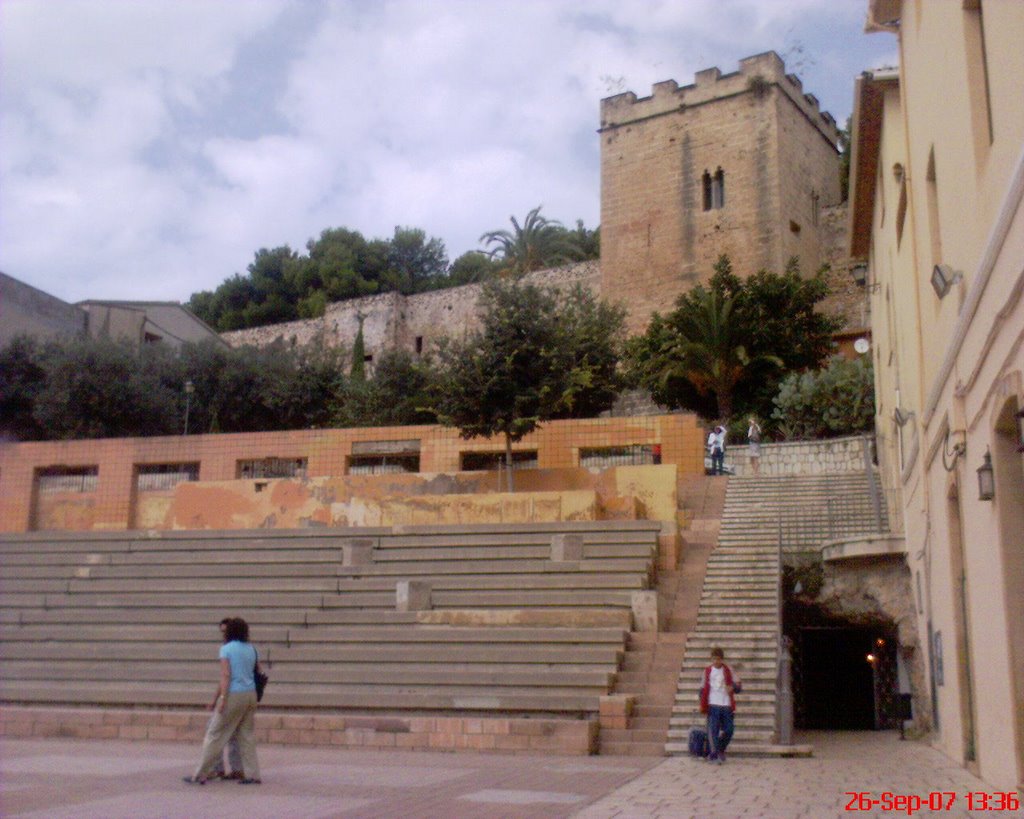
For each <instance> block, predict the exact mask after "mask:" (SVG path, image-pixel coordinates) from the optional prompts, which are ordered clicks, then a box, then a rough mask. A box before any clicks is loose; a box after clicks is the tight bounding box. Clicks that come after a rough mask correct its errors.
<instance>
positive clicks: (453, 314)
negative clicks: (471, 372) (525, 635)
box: [222, 261, 601, 355]
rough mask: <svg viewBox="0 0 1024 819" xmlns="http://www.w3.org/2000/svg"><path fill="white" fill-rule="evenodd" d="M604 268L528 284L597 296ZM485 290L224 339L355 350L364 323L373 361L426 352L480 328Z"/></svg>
mask: <svg viewBox="0 0 1024 819" xmlns="http://www.w3.org/2000/svg"><path fill="white" fill-rule="evenodd" d="M600 275H601V274H600V264H599V263H598V262H596V261H591V262H579V263H577V264H572V265H567V266H565V267H557V268H551V269H547V270H537V271H534V272H533V273H529V274H527V275H526V276H525V277H524V280H525V281H527V282H529V283H531V284H539V285H544V286H548V287H553V288H556V289H568V288H570V287H572V286H574V285H577V284H579V285H581V286H583V287H586V288H588V289H590V290H592V291H594V292H598V289H599V285H600ZM480 290H481V285H479V284H467V285H463V286H461V287H451V288H447V289H445V290H431V291H428V292H426V293H417V294H415V295H412V296H403V295H402V294H401V293H381V294H379V295H375V296H364V297H363V298H359V299H349V300H348V301H339V302H334V303H333V304H329V305H328V306H327V309H326V311H325V312H324V315H323V316H322V317H320V318H315V319H303V320H299V321H290V322H285V323H283V324H269V325H266V326H264V327H252V328H249V329H246V330H235V331H232V332H229V333H224V334H223V336H222V337H223V338H224V340H225V341H226V342H227V343H228V344H230V345H231V346H232V347H241V346H244V345H247V344H251V345H254V346H257V347H262V346H266V345H269V344H273V343H274V342H275V341H283V342H284V343H286V344H291V345H296V346H302V345H304V344H308V343H310V342H312V341H314V340H317V341H318V343H324V344H328V345H330V346H335V347H336V346H342V347H346V348H350V347H351V346H352V343H353V341H354V340H355V337H356V334H357V333H358V332H359V321H360V319H362V322H363V341H364V343H365V345H366V351H367V354H369V355H379V354H380V353H381V352H383V351H384V350H386V349H390V348H393V347H398V348H400V349H406V350H409V351H410V352H426V351H427V350H429V348H430V346H431V345H432V344H433V343H435V342H436V341H437V340H438V339H440V338H441V337H443V336H458V335H460V334H462V333H465V332H466V331H468V330H471V329H473V328H474V327H476V326H477V303H478V302H479V299H480Z"/></svg>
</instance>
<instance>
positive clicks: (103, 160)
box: [0, 0, 893, 300]
mask: <svg viewBox="0 0 1024 819" xmlns="http://www.w3.org/2000/svg"><path fill="white" fill-rule="evenodd" d="M860 5H861V4H860V3H857V2H854V3H849V4H845V3H839V4H837V3H834V2H831V0H777V1H776V0H772V1H771V2H767V1H765V0H758V1H757V2H755V0H688V1H687V2H685V3H680V2H678V0H648V1H647V2H640V0H632V2H623V0H586V2H584V0H578V1H576V2H570V0H515V1H514V0H488V2H486V3H481V2H471V0H389V1H387V2H373V3H370V2H364V0H333V1H332V2H322V3H317V4H307V3H304V2H299V1H298V0H246V2H230V1H229V0H146V2H136V0H4V2H3V3H0V267H2V269H3V270H4V272H6V273H8V274H10V275H13V276H15V277H17V278H21V279H23V280H26V281H29V282H31V283H32V284H35V285H36V286H38V287H42V288H43V289H44V290H48V291H49V292H52V293H54V294H55V295H58V296H61V297H62V298H67V299H72V300H73V299H81V298H88V297H92V298H102V297H108V298H176V299H182V300H183V299H186V298H188V296H189V294H190V293H192V292H193V291H195V290H199V289H210V288H213V287H216V286H217V284H219V283H220V282H221V281H222V280H223V279H224V278H226V277H227V276H229V275H231V274H232V273H234V272H237V271H242V270H244V268H245V266H246V265H247V264H248V262H249V261H251V259H252V255H253V253H254V251H255V250H256V249H258V248H259V247H273V246H276V245H279V244H284V243H288V244H291V245H292V247H294V248H297V249H301V248H302V247H303V246H304V244H305V241H306V240H307V239H308V238H310V237H312V236H316V235H318V234H319V233H320V231H321V230H322V229H324V228H327V227H334V226H345V227H349V228H353V229H356V230H360V231H362V232H363V233H364V234H366V235H368V236H387V235H390V234H391V231H392V230H393V228H394V226H395V225H409V226H414V227H422V228H424V229H425V230H426V231H427V232H428V234H430V235H437V236H441V237H442V238H444V240H445V242H446V244H447V246H448V251H449V255H450V256H451V257H453V258H454V257H455V256H457V255H458V254H460V253H462V252H463V251H465V250H467V249H470V248H473V247H475V246H476V244H477V238H478V237H479V235H480V234H481V233H482V232H484V231H486V230H490V229H493V228H497V227H503V226H505V225H506V224H507V221H508V217H509V215H511V214H517V215H519V216H522V215H524V214H525V212H526V211H527V210H528V209H530V208H532V207H534V206H536V205H537V204H543V205H544V213H545V215H547V216H548V217H550V218H557V219H562V220H563V221H566V222H569V223H571V222H572V221H573V220H575V219H576V218H577V217H582V218H584V220H585V221H586V222H587V224H588V225H591V226H593V225H596V223H597V220H598V218H599V190H598V185H599V180H598V166H597V160H598V142H597V137H596V134H595V133H594V132H595V130H596V128H597V127H598V106H599V100H600V98H601V97H602V96H606V95H608V94H610V93H616V92H617V91H619V90H633V91H635V92H637V93H638V94H640V95H645V94H647V93H649V90H650V85H651V84H652V83H654V82H658V81H661V80H666V79H676V80H677V81H679V82H680V84H686V83H688V82H690V81H691V79H692V75H693V72H694V71H696V70H698V69H701V68H705V67H708V66H711V65H717V66H719V67H721V68H722V70H723V71H731V70H734V69H735V67H736V65H735V64H736V60H738V59H739V58H740V57H743V56H746V55H749V54H752V53H756V52H759V51H763V50H766V49H767V48H775V49H776V50H779V51H780V52H782V51H785V50H786V49H790V51H791V53H792V54H793V55H794V56H795V57H797V58H800V59H803V57H806V60H805V62H806V63H807V65H808V74H809V75H810V76H811V77H813V78H814V80H813V81H812V80H811V79H810V78H809V77H808V76H805V88H806V89H807V90H809V91H811V92H813V93H815V94H817V95H818V96H819V97H820V98H821V99H822V100H823V102H824V103H825V104H826V106H831V107H832V108H833V112H834V113H836V115H837V119H841V118H842V117H843V116H844V115H845V110H835V109H836V106H837V103H835V102H833V101H832V100H839V103H838V105H843V106H845V107H846V108H848V102H849V99H850V98H851V96H852V79H853V77H854V76H855V75H856V73H857V72H858V71H859V70H861V69H862V68H865V67H868V66H870V65H874V64H876V63H877V62H878V60H877V59H873V58H868V57H866V56H865V57H864V59H863V62H862V63H859V64H858V63H857V62H856V60H857V58H856V56H855V55H853V56H852V55H851V50H853V51H856V50H857V49H862V51H861V52H857V53H863V54H865V55H866V54H869V53H872V48H873V49H874V52H875V53H879V52H880V51H881V50H885V51H886V53H889V52H891V51H892V50H893V46H892V43H891V40H890V41H877V42H873V41H871V40H869V38H866V37H863V36H862V35H861V34H860V33H859V26H860V21H861V18H862V16H863V9H862V8H861V7H860ZM809 21H810V22H809ZM867 46H871V48H868V47H867ZM800 48H802V49H803V57H801V52H800V51H799V49H800ZM844 74H846V76H844ZM619 78H621V81H620V80H619ZM620 84H621V85H622V86H623V87H621V88H620V87H619V85H620ZM835 89H838V90H835Z"/></svg>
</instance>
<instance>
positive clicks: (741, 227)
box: [599, 51, 840, 332]
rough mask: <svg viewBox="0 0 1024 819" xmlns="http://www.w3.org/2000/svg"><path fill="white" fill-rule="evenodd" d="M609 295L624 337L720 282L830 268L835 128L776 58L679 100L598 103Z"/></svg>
mask: <svg viewBox="0 0 1024 819" xmlns="http://www.w3.org/2000/svg"><path fill="white" fill-rule="evenodd" d="M599 133H600V139H601V295H602V296H604V297H605V298H607V299H609V300H612V301H621V302H623V303H624V304H625V305H626V306H627V308H628V310H629V329H630V331H631V332H640V331H642V330H643V328H644V327H645V326H646V324H647V320H648V319H649V317H650V314H651V313H652V312H654V311H656V310H657V311H659V312H662V313H664V312H666V311H667V310H670V309H671V308H672V306H673V305H674V303H675V299H676V298H677V297H678V296H679V295H680V294H681V293H683V292H684V291H686V290H689V289H690V288H691V287H693V286H694V285H695V284H697V283H698V282H700V281H706V280H707V279H708V278H710V276H711V275H712V272H713V270H712V266H713V265H714V263H715V261H716V260H717V259H718V257H719V256H720V255H721V254H723V253H727V254H728V255H729V256H730V258H731V259H732V263H733V270H734V272H735V273H736V274H737V275H740V276H746V275H750V274H752V273H755V272H757V271H758V270H760V269H762V268H765V269H768V270H772V271H776V272H781V271H782V270H783V268H784V267H785V264H786V262H787V261H788V259H789V258H790V257H792V256H798V257H799V258H800V263H801V268H802V270H803V271H804V272H807V273H809V272H813V271H815V270H816V269H817V268H818V267H819V266H820V265H821V263H822V262H824V261H826V259H827V256H828V255H829V250H830V248H829V247H828V246H827V245H828V244H829V241H828V236H827V235H826V231H825V230H824V229H823V227H822V226H823V219H822V215H823V212H824V210H825V209H826V208H828V207H831V206H833V205H837V204H839V201H840V188H839V153H838V150H837V148H836V143H837V140H838V136H839V133H838V130H837V128H836V123H835V120H834V119H833V118H832V117H831V116H830V115H829V114H828V113H825V112H822V111H821V110H820V109H819V107H818V101H817V100H816V99H815V98H814V97H813V96H812V95H810V94H804V93H803V91H802V88H801V84H800V80H799V79H798V78H797V77H796V76H794V75H792V74H786V70H785V66H784V64H783V62H782V60H781V58H780V57H779V56H778V55H777V54H776V53H775V52H774V51H769V52H766V53H764V54H758V55H756V56H753V57H747V58H746V59H744V60H741V61H740V70H739V71H738V72H735V73H732V74H722V73H721V72H720V71H719V70H718V69H717V68H709V69H706V70H704V71H701V72H699V73H698V74H697V75H696V82H695V83H694V84H693V85H688V86H684V87H682V88H680V87H679V86H678V85H677V84H676V83H675V82H674V81H672V80H669V81H666V82H660V83H658V84H657V85H655V86H654V88H653V92H652V94H651V96H649V97H644V98H642V99H638V98H637V96H636V94H634V93H632V92H628V93H625V94H618V95H617V96H614V97H609V98H607V99H605V100H602V102H601V127H600V131H599Z"/></svg>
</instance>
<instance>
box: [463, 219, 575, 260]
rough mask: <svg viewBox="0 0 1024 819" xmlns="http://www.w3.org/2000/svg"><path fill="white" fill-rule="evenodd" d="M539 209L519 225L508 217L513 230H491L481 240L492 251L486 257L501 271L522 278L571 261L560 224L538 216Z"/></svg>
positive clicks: (569, 245) (571, 253) (571, 250)
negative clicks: (536, 271) (531, 272)
mask: <svg viewBox="0 0 1024 819" xmlns="http://www.w3.org/2000/svg"><path fill="white" fill-rule="evenodd" d="M540 209H541V206H540V205H538V206H537V207H535V208H534V209H533V210H531V211H530V212H529V213H528V214H526V219H525V220H524V221H523V224H522V225H520V224H519V222H518V221H517V220H516V218H515V217H514V216H512V217H509V218H510V221H511V222H512V230H492V231H489V232H487V233H485V234H483V235H482V236H481V237H480V242H481V243H482V244H483V245H485V246H487V247H489V248H491V249H490V250H489V251H488V255H489V256H490V257H491V258H492V259H497V260H499V261H500V262H501V266H502V271H503V272H508V273H513V274H518V275H521V274H523V273H529V272H530V271H531V270H541V269H543V268H545V267H553V266H555V265H559V264H564V263H565V262H568V261H572V260H573V258H574V253H575V252H576V249H575V247H574V245H573V243H572V241H571V240H570V239H569V238H568V236H567V231H566V230H565V228H564V227H563V226H562V224H561V222H556V221H553V220H550V219H546V218H544V217H543V216H541V215H540Z"/></svg>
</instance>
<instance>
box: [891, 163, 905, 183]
mask: <svg viewBox="0 0 1024 819" xmlns="http://www.w3.org/2000/svg"><path fill="white" fill-rule="evenodd" d="M892 175H893V178H894V179H895V180H896V184H897V185H899V184H900V183H901V182H902V181H903V165H902V164H901V163H899V162H897V163H896V164H894V165H893V166H892Z"/></svg>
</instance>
